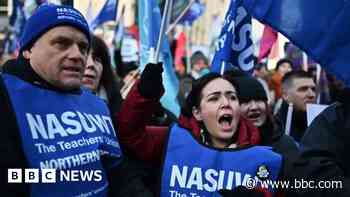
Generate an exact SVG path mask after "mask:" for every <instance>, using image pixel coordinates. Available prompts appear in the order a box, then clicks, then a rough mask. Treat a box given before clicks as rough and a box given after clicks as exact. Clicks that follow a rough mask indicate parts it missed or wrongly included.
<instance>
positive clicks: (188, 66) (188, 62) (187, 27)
mask: <svg viewBox="0 0 350 197" xmlns="http://www.w3.org/2000/svg"><path fill="white" fill-rule="evenodd" d="M185 32H186V46H185V47H186V73H187V74H191V69H192V66H191V60H190V57H191V46H190V40H191V38H190V34H191V29H190V24H189V23H188V21H186V22H185Z"/></svg>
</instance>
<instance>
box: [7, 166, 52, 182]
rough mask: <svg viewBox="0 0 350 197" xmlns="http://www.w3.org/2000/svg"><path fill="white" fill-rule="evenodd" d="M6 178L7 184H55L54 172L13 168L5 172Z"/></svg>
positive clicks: (50, 170)
mask: <svg viewBox="0 0 350 197" xmlns="http://www.w3.org/2000/svg"><path fill="white" fill-rule="evenodd" d="M7 177H8V178H7V182H8V183H56V170H55V169H34V168H28V169H20V168H13V169H8V170H7ZM23 178H24V180H23Z"/></svg>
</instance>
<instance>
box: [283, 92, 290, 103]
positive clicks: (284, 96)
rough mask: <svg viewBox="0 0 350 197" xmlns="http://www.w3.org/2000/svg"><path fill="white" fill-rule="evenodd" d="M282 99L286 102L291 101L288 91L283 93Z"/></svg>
mask: <svg viewBox="0 0 350 197" xmlns="http://www.w3.org/2000/svg"><path fill="white" fill-rule="evenodd" d="M282 98H283V100H285V101H289V94H288V92H287V91H282Z"/></svg>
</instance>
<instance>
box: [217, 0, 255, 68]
mask: <svg viewBox="0 0 350 197" xmlns="http://www.w3.org/2000/svg"><path fill="white" fill-rule="evenodd" d="M251 31H252V25H251V16H250V15H248V13H247V11H246V10H245V9H244V8H243V7H242V6H241V4H239V3H238V1H236V0H231V4H230V7H229V9H228V11H227V13H226V17H225V21H224V26H223V28H222V30H221V33H220V37H219V39H218V41H217V44H216V51H215V55H214V58H213V62H212V65H211V71H212V72H217V73H220V72H222V71H225V70H228V69H233V68H236V69H240V70H243V71H246V72H250V71H252V68H253V67H254V47H253V41H252V39H251Z"/></svg>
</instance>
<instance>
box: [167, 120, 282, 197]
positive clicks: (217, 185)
mask: <svg viewBox="0 0 350 197" xmlns="http://www.w3.org/2000/svg"><path fill="white" fill-rule="evenodd" d="M166 151H167V152H166V156H165V161H164V166H163V173H162V184H161V196H162V197H163V196H180V195H183V194H184V195H183V196H185V195H186V196H213V197H219V196H221V195H220V194H219V193H218V192H217V191H219V190H221V189H226V190H233V189H234V188H235V187H237V186H240V185H243V186H247V185H248V184H249V183H248V182H249V181H251V179H254V180H261V181H263V180H271V181H274V180H277V178H278V174H279V172H280V168H281V163H282V157H281V156H280V155H279V154H277V153H275V152H273V151H272V150H271V148H270V147H264V146H253V147H249V148H245V149H216V148H210V147H208V146H205V145H203V144H200V143H199V142H198V141H197V140H195V139H194V137H193V136H192V135H191V134H190V132H189V131H187V130H186V129H184V128H181V127H179V126H178V125H176V124H175V125H174V126H172V128H171V129H170V133H169V139H168V145H167V148H166ZM255 183H256V184H257V185H256V186H259V182H258V181H256V182H255ZM250 186H251V185H250ZM268 189H269V190H270V191H271V192H274V191H273V190H272V188H268Z"/></svg>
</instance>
